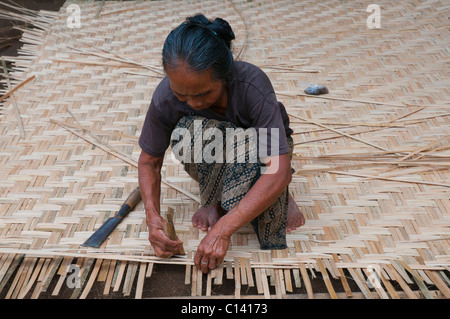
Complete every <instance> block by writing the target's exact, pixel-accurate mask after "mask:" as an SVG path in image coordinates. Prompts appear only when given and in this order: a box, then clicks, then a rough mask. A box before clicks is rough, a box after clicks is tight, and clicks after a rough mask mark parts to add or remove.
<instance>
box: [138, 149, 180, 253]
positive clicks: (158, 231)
mask: <svg viewBox="0 0 450 319" xmlns="http://www.w3.org/2000/svg"><path fill="white" fill-rule="evenodd" d="M163 160H164V156H161V157H153V156H151V155H149V154H147V153H145V152H144V151H142V152H141V155H140V156H139V161H138V176H139V187H140V189H141V195H142V201H143V202H144V208H145V215H146V222H147V226H148V230H149V241H150V243H151V244H152V246H153V249H154V250H155V254H156V256H158V257H164V258H167V257H170V256H172V255H174V254H175V253H176V252H177V251H178V250H179V249H180V248H181V247H182V242H181V241H179V240H176V241H174V240H170V239H169V238H167V236H166V235H165V234H164V229H165V223H166V222H165V220H164V219H163V218H162V217H161V214H160V212H161V210H160V196H161V167H162V165H163Z"/></svg>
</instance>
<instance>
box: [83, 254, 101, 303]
mask: <svg viewBox="0 0 450 319" xmlns="http://www.w3.org/2000/svg"><path fill="white" fill-rule="evenodd" d="M102 262H103V260H102V259H97V260H96V262H95V266H94V269H93V270H92V273H91V276H90V277H89V280H88V282H87V284H86V286H85V287H84V290H83V292H82V293H81V295H80V299H86V297H87V296H88V294H89V292H90V291H91V289H92V286H93V285H94V282H95V279H96V278H97V275H98V273H99V271H100V267H101V265H102Z"/></svg>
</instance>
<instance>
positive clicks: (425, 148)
mask: <svg viewBox="0 0 450 319" xmlns="http://www.w3.org/2000/svg"><path fill="white" fill-rule="evenodd" d="M448 140H450V136H444V137H443V138H440V139H438V140H437V141H434V142H432V143H430V144H428V145H427V146H424V147H421V148H419V149H417V150H415V151H413V152H411V153H409V154H407V155H406V156H403V157H402V158H400V159H399V161H400V162H401V161H404V160H406V159H408V158H410V157H412V156H414V155H416V154H418V153H421V152H423V151H425V150H428V149H431V148H433V147H435V146H436V145H439V144H440V143H442V142H443V141H448Z"/></svg>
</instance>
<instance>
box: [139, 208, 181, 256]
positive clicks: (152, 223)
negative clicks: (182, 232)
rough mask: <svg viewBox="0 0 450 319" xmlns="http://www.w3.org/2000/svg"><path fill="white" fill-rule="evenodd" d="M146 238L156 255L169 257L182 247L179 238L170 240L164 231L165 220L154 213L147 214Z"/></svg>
mask: <svg viewBox="0 0 450 319" xmlns="http://www.w3.org/2000/svg"><path fill="white" fill-rule="evenodd" d="M147 226H148V232H149V235H148V239H149V241H150V243H151V244H152V247H153V249H154V250H155V254H156V256H157V257H161V258H169V257H170V256H172V255H175V254H177V253H178V252H179V251H180V250H181V248H182V247H183V242H182V241H180V240H171V239H169V238H168V237H167V236H166V234H165V233H164V229H165V226H166V221H165V220H164V218H162V217H161V216H160V215H158V214H155V213H148V214H147Z"/></svg>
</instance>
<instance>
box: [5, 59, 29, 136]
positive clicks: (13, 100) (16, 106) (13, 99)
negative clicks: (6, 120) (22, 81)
mask: <svg viewBox="0 0 450 319" xmlns="http://www.w3.org/2000/svg"><path fill="white" fill-rule="evenodd" d="M1 60H2V65H3V73H4V75H5V79H6V85H7V86H8V90H9V91H10V92H11V91H12V88H11V82H10V80H9V74H8V69H7V67H6V62H5V60H4V59H3V57H2V58H1ZM10 96H11V99H12V104H13V107H14V111H15V113H16V117H17V126H18V127H19V133H20V137H21V138H25V130H24V128H23V123H22V117H21V115H20V111H19V106H18V105H17V102H16V99H15V98H14V95H12V94H10Z"/></svg>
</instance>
